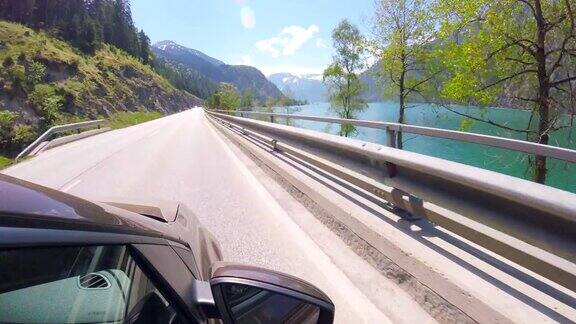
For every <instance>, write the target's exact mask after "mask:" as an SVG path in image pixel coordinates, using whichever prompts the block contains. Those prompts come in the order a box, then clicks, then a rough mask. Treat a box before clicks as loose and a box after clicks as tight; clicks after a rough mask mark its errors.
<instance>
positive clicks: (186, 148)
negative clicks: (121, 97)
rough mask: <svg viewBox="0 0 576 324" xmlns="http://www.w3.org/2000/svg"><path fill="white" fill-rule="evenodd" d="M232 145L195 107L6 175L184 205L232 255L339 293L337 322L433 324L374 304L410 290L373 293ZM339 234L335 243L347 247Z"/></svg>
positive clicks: (44, 156)
mask: <svg viewBox="0 0 576 324" xmlns="http://www.w3.org/2000/svg"><path fill="white" fill-rule="evenodd" d="M234 149H235V148H234V147H232V146H231V144H230V143H227V142H226V141H225V139H224V138H223V137H222V136H221V135H219V134H218V133H217V131H216V130H215V129H214V127H213V126H212V125H211V124H210V123H209V122H208V121H207V120H206V117H205V116H204V113H203V111H202V110H201V109H192V110H188V111H185V112H182V113H179V114H175V115H171V116H168V117H165V118H162V119H158V120H155V121H152V122H148V123H145V124H141V125H136V126H133V127H129V128H125V129H120V130H115V131H111V132H108V133H104V134H101V135H98V136H94V137H90V138H87V139H84V140H81V141H77V142H73V143H70V144H67V145H64V146H61V147H58V148H54V149H51V150H49V151H46V152H43V153H41V154H40V155H39V156H37V157H35V158H33V159H30V160H28V161H25V162H22V163H20V164H17V165H15V166H13V167H11V168H9V169H7V170H4V171H3V173H6V174H8V175H12V176H15V177H18V178H22V179H25V180H29V181H32V182H35V183H39V184H42V185H45V186H48V187H51V188H55V189H59V190H62V191H65V192H68V193H71V194H74V195H77V196H80V197H83V198H87V199H92V200H102V199H107V198H109V197H127V198H129V197H138V198H142V197H155V198H161V199H169V200H177V201H181V202H184V203H186V204H187V205H188V206H189V207H190V208H191V209H192V210H193V211H194V212H195V213H196V215H197V216H198V217H199V218H200V220H201V221H202V222H203V223H204V224H205V225H206V226H207V227H208V229H209V230H210V231H211V232H212V233H214V234H215V236H216V237H217V238H218V239H219V240H220V242H221V244H222V247H223V250H224V251H223V252H224V257H225V259H226V260H229V261H238V262H245V263H251V264H255V265H259V266H263V267H267V268H271V269H276V270H279V271H284V272H287V273H290V274H293V275H296V276H299V277H302V278H304V279H306V280H308V281H310V282H312V283H313V284H315V285H317V286H319V287H320V288H321V289H323V290H324V291H325V292H326V293H327V294H328V295H329V296H330V297H331V298H332V299H333V300H334V302H335V304H336V321H337V322H340V323H362V322H363V323H387V322H392V321H393V322H398V321H405V322H410V321H418V322H423V321H424V322H431V321H432V319H431V318H430V317H429V316H428V315H427V314H426V313H425V312H423V311H422V310H421V309H420V308H419V307H418V306H417V305H416V304H415V303H414V304H411V302H410V301H406V303H405V305H406V306H405V307H408V308H409V309H402V308H404V306H403V304H400V305H398V304H396V306H395V307H396V310H395V311H396V314H394V311H392V312H390V311H388V312H383V311H382V310H381V308H378V307H377V306H375V304H374V303H373V302H372V301H371V298H372V300H374V298H386V299H388V298H390V299H391V300H393V299H395V298H398V300H406V296H393V295H387V294H389V293H393V294H395V293H398V294H402V292H401V291H398V290H396V289H395V288H394V287H392V286H389V285H388V286H387V287H388V288H386V289H387V290H386V289H384V290H382V291H381V292H380V293H381V294H382V296H374V295H372V294H371V296H369V297H368V296H367V295H366V294H365V293H364V292H363V291H362V290H361V289H359V288H358V287H357V286H356V285H355V284H354V283H353V282H352V281H351V280H350V278H348V277H347V276H346V275H345V274H344V273H343V272H342V271H341V270H340V269H339V268H338V267H337V266H336V265H335V263H333V262H332V259H331V257H333V256H328V255H327V254H326V253H325V252H324V251H325V249H324V250H323V248H321V247H320V246H318V245H317V244H316V243H315V242H314V241H313V240H312V239H311V238H310V237H309V236H308V235H307V234H306V232H305V231H304V230H303V229H302V228H300V227H299V225H298V224H297V223H295V222H294V220H293V219H292V218H291V217H290V216H289V215H288V213H286V212H285V211H284V210H283V208H281V207H280V206H279V204H278V203H276V200H275V198H273V197H272V194H271V193H270V192H269V191H268V190H267V189H266V188H265V187H263V186H262V184H261V183H260V182H259V181H258V179H257V178H256V177H255V176H254V175H253V174H252V173H251V172H250V170H249V169H248V168H247V167H246V162H243V161H242V160H241V158H239V157H238V153H237V152H234V151H233V150H234ZM274 194H275V195H278V194H281V193H278V192H276V193H274ZM286 199H290V198H286ZM300 216H302V215H300ZM310 217H312V216H310ZM325 235H330V234H325ZM336 241H337V240H334V244H335V245H336V246H334V247H333V248H335V249H336V248H337V249H342V248H345V246H344V245H343V244H342V242H336ZM338 244H341V245H342V246H340V245H338ZM350 258H351V260H350V262H356V263H358V264H357V265H354V266H357V267H358V268H359V269H368V268H366V266H367V264H362V262H363V261H362V260H361V259H360V260H358V259H354V257H350ZM368 267H369V266H368ZM367 271H368V272H369V271H370V270H367ZM368 272H366V275H369V274H368ZM385 286H386V285H385Z"/></svg>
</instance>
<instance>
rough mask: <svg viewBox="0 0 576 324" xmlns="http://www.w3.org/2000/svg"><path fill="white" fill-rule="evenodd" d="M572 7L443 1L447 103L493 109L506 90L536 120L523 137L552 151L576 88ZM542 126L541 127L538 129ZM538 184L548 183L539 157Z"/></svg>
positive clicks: (551, 1)
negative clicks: (551, 143)
mask: <svg viewBox="0 0 576 324" xmlns="http://www.w3.org/2000/svg"><path fill="white" fill-rule="evenodd" d="M574 9H575V8H574V2H573V0H440V3H439V5H438V6H437V11H438V12H439V13H440V14H442V15H443V19H442V23H441V28H440V34H439V36H440V37H441V38H442V41H443V44H442V46H441V47H439V49H438V51H437V53H436V55H438V57H440V58H441V60H442V62H444V63H445V67H446V69H447V71H448V73H447V74H446V77H445V79H444V81H443V83H442V87H441V88H440V94H441V95H442V97H443V98H445V99H447V100H451V101H458V102H472V103H476V104H480V105H493V104H496V103H497V100H498V98H499V97H500V96H502V95H503V94H504V92H505V91H506V90H507V89H512V90H510V92H511V93H512V96H513V97H514V99H516V100H518V101H519V102H523V103H526V104H527V105H528V107H529V108H531V111H532V116H531V118H530V121H529V123H528V125H527V126H526V128H525V129H513V128H511V127H508V126H507V125H502V124H497V123H494V122H492V121H486V120H483V119H482V118H476V119H477V120H480V121H485V122H489V123H491V124H493V125H496V126H499V127H503V128H506V129H508V130H512V131H516V132H522V133H524V134H526V136H527V139H529V140H533V141H535V142H537V143H540V144H548V142H549V138H550V133H551V132H554V131H556V130H558V129H559V128H561V127H563V126H562V125H561V124H560V121H559V120H560V118H559V117H560V115H561V113H562V112H563V111H564V112H566V111H567V110H568V107H567V103H570V102H573V100H566V98H569V99H573V97H574V90H573V86H574V81H576V71H574V70H575V67H576V64H575V63H576V61H575V60H576V24H575V13H574ZM534 124H536V125H534ZM533 173H534V180H535V181H536V182H539V183H545V181H546V173H547V168H546V157H544V156H536V157H535V160H534V168H533Z"/></svg>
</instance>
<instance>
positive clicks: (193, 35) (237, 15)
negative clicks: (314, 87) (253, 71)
mask: <svg viewBox="0 0 576 324" xmlns="http://www.w3.org/2000/svg"><path fill="white" fill-rule="evenodd" d="M373 5H374V2H373V1H372V0H259V1H257V0H253V1H250V0H204V1H200V0H162V1H159V0H133V1H132V14H133V18H134V22H135V23H136V26H137V27H138V28H142V29H144V31H145V32H146V33H147V34H148V36H150V39H151V40H152V42H157V41H161V40H167V39H169V40H173V41H175V42H176V43H179V44H181V45H184V46H186V47H191V48H195V49H197V50H200V51H202V52H204V53H206V54H208V55H210V56H212V57H215V58H217V59H219V60H222V61H224V62H226V63H228V64H247V65H252V66H255V67H257V68H259V69H260V70H262V72H264V73H265V74H267V75H268V74H270V73H276V72H291V73H294V74H304V73H321V71H322V70H323V68H324V67H325V66H326V65H327V64H329V63H330V61H331V57H332V45H331V44H332V41H331V39H330V34H331V32H332V29H333V28H334V27H335V26H336V25H337V24H338V22H339V21H340V20H342V19H344V18H347V19H349V20H350V21H351V22H353V23H355V24H356V25H357V26H358V27H359V28H360V30H361V31H362V32H363V33H369V31H370V19H371V15H372V12H373Z"/></svg>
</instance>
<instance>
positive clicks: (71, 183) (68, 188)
mask: <svg viewBox="0 0 576 324" xmlns="http://www.w3.org/2000/svg"><path fill="white" fill-rule="evenodd" d="M80 182H82V180H80V179H76V180H74V181H72V182H70V183H68V184H67V185H65V186H63V187H62V188H60V190H61V191H64V192H68V190H70V189H72V188H74V187H76V186H77V185H78V184H79V183H80Z"/></svg>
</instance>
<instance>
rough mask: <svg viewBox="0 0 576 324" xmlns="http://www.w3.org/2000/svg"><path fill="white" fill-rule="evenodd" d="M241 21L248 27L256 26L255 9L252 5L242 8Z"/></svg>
mask: <svg viewBox="0 0 576 324" xmlns="http://www.w3.org/2000/svg"><path fill="white" fill-rule="evenodd" d="M240 22H241V23H242V26H244V28H246V29H252V28H254V26H256V17H255V16H254V10H252V9H251V8H250V7H242V9H240Z"/></svg>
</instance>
